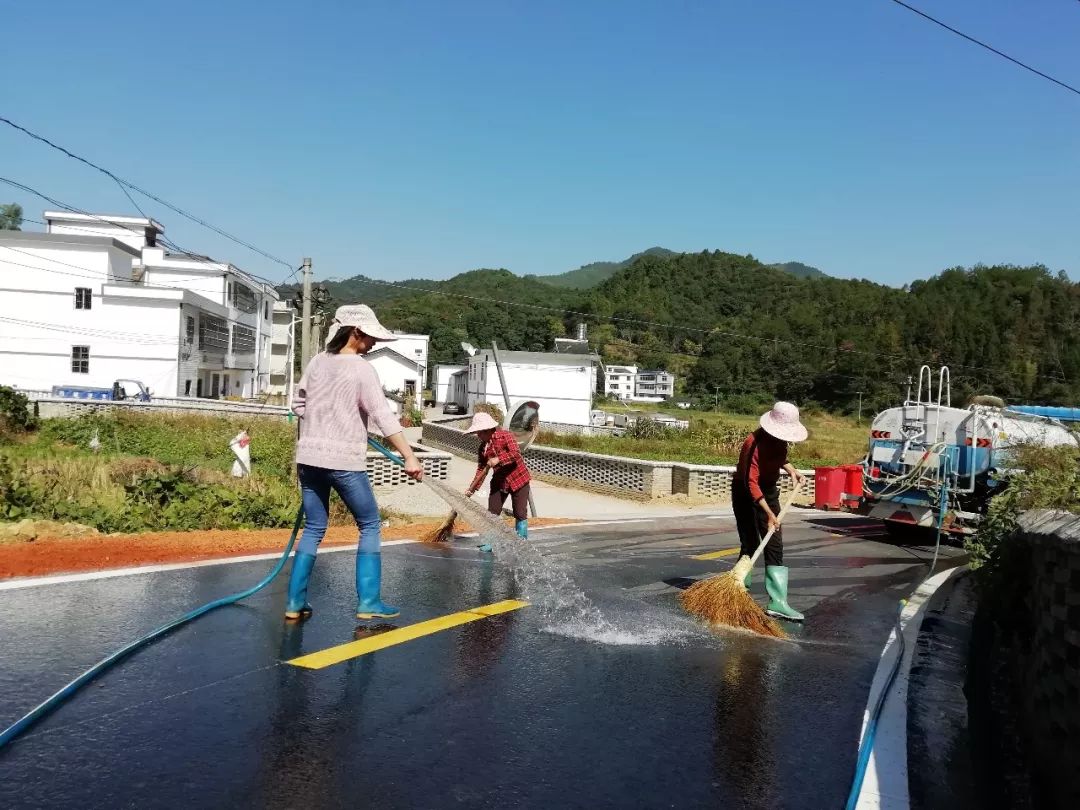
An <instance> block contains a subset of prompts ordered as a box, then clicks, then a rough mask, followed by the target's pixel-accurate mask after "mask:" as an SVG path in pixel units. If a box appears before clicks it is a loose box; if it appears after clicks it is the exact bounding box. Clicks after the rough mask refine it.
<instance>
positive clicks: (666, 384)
mask: <svg viewBox="0 0 1080 810" xmlns="http://www.w3.org/2000/svg"><path fill="white" fill-rule="evenodd" d="M634 395H635V396H637V397H659V398H660V399H666V398H668V397H673V396H675V375H674V374H669V373H668V372H667V371H664V370H662V369H650V370H648V371H639V372H638V373H637V377H636V378H635V380H634Z"/></svg>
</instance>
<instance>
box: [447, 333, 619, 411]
mask: <svg viewBox="0 0 1080 810" xmlns="http://www.w3.org/2000/svg"><path fill="white" fill-rule="evenodd" d="M597 359H598V358H597V357H596V356H595V355H584V354H559V353H554V352H509V351H500V352H499V360H500V361H501V362H502V366H503V374H504V375H505V377H506V389H507V393H508V394H509V396H510V406H511V408H517V406H518V404H520V403H521V402H524V401H527V400H532V401H535V402H537V403H538V404H539V405H540V421H541V422H560V423H563V424H570V425H588V424H589V414H590V412H591V410H592V397H593V391H595V390H596V362H597ZM465 388H466V398H467V402H466V406H467V407H468V408H469V410H472V409H473V408H474V406H475V405H476V404H477V403H478V402H490V403H494V404H496V405H498V406H499V407H500V408H503V409H505V404H504V399H503V390H502V386H501V385H500V383H499V372H498V369H497V367H496V364H495V358H494V354H493V352H492V350H491V349H481V350H480V351H478V352H477V353H476V354H474V355H473V356H472V357H470V358H469V370H468V376H467V379H466V382H465Z"/></svg>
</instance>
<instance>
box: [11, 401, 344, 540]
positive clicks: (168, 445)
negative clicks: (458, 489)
mask: <svg viewBox="0 0 1080 810" xmlns="http://www.w3.org/2000/svg"><path fill="white" fill-rule="evenodd" d="M4 396H5V395H4V394H3V392H2V390H0V400H2V401H3V402H6V401H7V400H6V399H4ZM15 410H16V411H18V408H17V407H16V408H15ZM3 419H4V425H3V427H4V430H3V432H2V434H0V435H2V440H0V520H2V521H17V520H23V519H27V518H29V519H34V520H53V521H59V522H68V523H79V524H83V525H86V526H92V527H94V528H95V529H98V530H99V531H102V532H142V531H164V530H174V531H182V530H193V529H257V528H281V527H286V526H291V525H292V521H293V519H294V517H295V515H296V510H297V507H298V505H299V493H298V490H297V487H296V484H295V481H294V475H293V470H292V454H293V436H294V431H295V428H294V427H293V426H292V425H289V424H287V423H284V422H281V423H278V422H271V421H259V422H256V423H250V422H246V421H243V420H241V419H231V418H222V417H211V416H163V415H150V414H137V413H117V414H109V415H104V414H93V415H87V416H82V417H79V418H76V419H54V420H47V421H45V422H43V423H42V424H41V425H40V426H39V425H36V424H35V423H34V421H33V420H32V419H30V420H22V419H20V418H19V415H18V413H16V415H15V416H14V417H11V416H9V415H8V414H7V413H6V412H5V413H4V414H3ZM20 422H21V423H22V426H21V427H16V426H17V425H19V424H20ZM244 429H246V430H247V431H248V433H249V435H251V438H252V443H251V455H252V471H253V474H252V475H251V476H250V477H248V478H233V477H232V476H231V475H230V474H229V469H230V467H231V466H232V462H233V456H232V453H231V452H230V451H229V447H228V443H229V440H230V439H231V438H232V437H233V436H235V435H236V434H237V433H239V432H240V430H244ZM92 446H96V447H97V450H96V451H95V450H93V449H91V448H92ZM331 503H332V509H331V522H332V523H348V522H350V520H351V518H349V516H348V514H347V512H346V511H345V509H344V507H343V505H342V504H341V503H340V502H339V501H338V500H337V499H334V500H333V501H331Z"/></svg>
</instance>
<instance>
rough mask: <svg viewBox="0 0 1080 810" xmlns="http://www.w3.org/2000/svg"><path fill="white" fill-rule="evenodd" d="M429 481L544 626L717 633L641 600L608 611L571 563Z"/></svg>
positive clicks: (658, 634) (624, 632)
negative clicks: (501, 565) (506, 570)
mask: <svg viewBox="0 0 1080 810" xmlns="http://www.w3.org/2000/svg"><path fill="white" fill-rule="evenodd" d="M426 483H428V484H429V485H431V486H432V487H433V488H434V489H435V490H436V492H437V493H438V494H439V495H440V496H441V497H442V498H443V499H444V500H446V501H447V502H448V503H450V504H451V505H452V506H453V507H454V509H455V510H457V512H458V513H459V514H461V515H463V516H464V517H465V519H466V520H467V521H468V523H469V524H470V525H472V527H473V528H474V529H476V530H477V531H478V532H479V533H480V535H481V537H482V538H483V539H484V541H485V542H487V543H489V544H490V545H491V547H492V550H493V551H494V552H495V554H496V555H497V558H498V559H499V561H500V562H505V563H506V564H507V565H509V566H510V568H511V570H512V571H513V574H514V581H515V582H516V583H517V586H518V588H519V589H520V591H521V593H522V595H523V596H524V597H525V598H526V599H528V600H529V603H530V604H531V605H532V607H533V608H534V609H535V610H536V611H537V612H538V613H539V614H540V620H541V628H542V629H543V630H544V632H548V633H554V634H556V635H563V636H569V637H572V638H580V639H583V640H587V641H594V642H597V643H600V644H617V645H655V644H679V643H685V642H686V641H688V640H690V639H691V638H694V637H697V638H701V639H705V638H710V639H711V638H712V636H711V635H710V634H709V633H708V632H707V631H706V630H704V629H703V628H702V627H701V626H700V625H699V624H697V623H696V622H693V621H691V620H690V619H688V618H687V619H684V618H681V617H678V616H672V615H671V614H670V613H668V612H666V611H664V612H661V611H655V612H652V611H648V610H645V609H643V606H642V605H641V604H640V603H638V602H635V603H634V604H633V605H628V606H627V608H628V609H627V610H626V611H625V612H623V611H619V613H618V614H617V615H614V614H613V615H612V616H610V617H609V616H605V615H604V614H603V613H601V611H600V608H598V607H597V606H596V604H595V603H593V601H592V600H591V599H589V597H588V596H586V594H585V592H584V591H582V590H581V588H579V587H578V586H577V585H576V584H575V583H574V580H573V578H572V577H571V576H570V572H569V570H568V568H567V566H566V565H564V564H562V563H561V562H560V561H558V560H554V559H552V558H551V557H549V556H546V555H544V554H541V553H540V551H539V549H537V548H536V546H535V545H534V544H532V543H530V542H527V541H522V539H521V538H520V537H518V536H517V534H516V533H515V532H514V531H512V530H511V529H510V527H509V526H507V525H506V524H505V523H504V522H503V521H502V520H501V519H500V518H499V517H497V516H495V515H492V514H491V513H489V512H487V511H486V510H484V509H483V508H481V507H480V506H479V505H478V504H476V503H475V502H474V501H471V500H469V499H467V498H465V497H464V496H463V495H460V494H459V493H457V492H455V491H454V490H452V489H450V488H449V487H448V486H446V485H445V484H443V483H442V482H441V481H428V482H426ZM650 614H651V615H650Z"/></svg>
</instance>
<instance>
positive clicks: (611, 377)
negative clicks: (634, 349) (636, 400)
mask: <svg viewBox="0 0 1080 810" xmlns="http://www.w3.org/2000/svg"><path fill="white" fill-rule="evenodd" d="M636 376H637V366H605V367H604V393H605V394H607V395H608V396H609V397H615V398H617V399H633V397H634V378H635V377H636Z"/></svg>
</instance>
